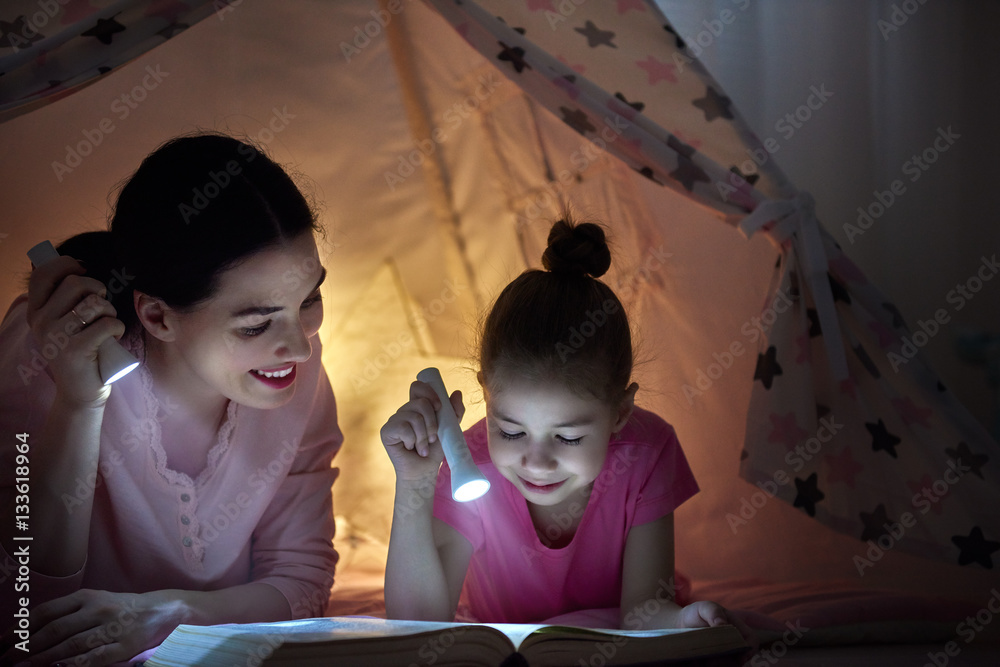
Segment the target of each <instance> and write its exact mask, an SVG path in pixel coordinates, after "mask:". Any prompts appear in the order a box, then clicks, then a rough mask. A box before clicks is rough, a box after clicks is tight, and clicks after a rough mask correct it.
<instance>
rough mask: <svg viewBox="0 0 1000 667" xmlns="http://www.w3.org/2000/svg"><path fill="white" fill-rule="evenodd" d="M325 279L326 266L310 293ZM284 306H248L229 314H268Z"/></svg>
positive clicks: (239, 315) (235, 316)
mask: <svg viewBox="0 0 1000 667" xmlns="http://www.w3.org/2000/svg"><path fill="white" fill-rule="evenodd" d="M324 280H326V267H323V272H322V273H321V274H320V275H319V280H317V281H316V286H315V287H313V288H312V290H310V292H309V293H310V294H312V293H313V292H315V291H316V290H318V289H319V287H320V285H322V284H323V281H324ZM284 309H285V307H284V306H250V307H248V308H242V309H240V310H238V311H236V312H235V313H233V314H232V315H231V317H232V318H234V319H236V318H240V317H249V316H250V315H270V314H271V313H276V312H278V311H280V310H284Z"/></svg>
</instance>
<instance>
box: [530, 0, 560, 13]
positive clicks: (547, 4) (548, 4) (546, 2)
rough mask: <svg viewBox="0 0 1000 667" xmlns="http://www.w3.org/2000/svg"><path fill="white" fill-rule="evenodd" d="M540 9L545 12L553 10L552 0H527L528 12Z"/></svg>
mask: <svg viewBox="0 0 1000 667" xmlns="http://www.w3.org/2000/svg"><path fill="white" fill-rule="evenodd" d="M540 9H544V10H545V11H547V12H554V11H555V10H556V9H555V7H553V6H552V0H528V11H529V12H537V11H538V10H540Z"/></svg>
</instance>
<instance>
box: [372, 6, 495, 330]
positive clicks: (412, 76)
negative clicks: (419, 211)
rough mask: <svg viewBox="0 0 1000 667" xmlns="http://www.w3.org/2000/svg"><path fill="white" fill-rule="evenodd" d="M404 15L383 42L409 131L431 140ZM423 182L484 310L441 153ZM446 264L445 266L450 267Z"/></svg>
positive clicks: (449, 248) (426, 164)
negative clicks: (394, 74) (397, 79)
mask: <svg viewBox="0 0 1000 667" xmlns="http://www.w3.org/2000/svg"><path fill="white" fill-rule="evenodd" d="M387 5H388V0H379V7H381V8H382V9H383V10H385V11H388V6H387ZM405 15H406V12H405V11H403V12H399V13H398V14H396V15H395V19H394V20H392V21H389V23H388V25H387V26H386V38H387V42H388V44H389V54H390V56H391V57H392V62H393V65H394V67H395V69H396V74H397V76H398V78H399V85H400V90H401V91H402V96H403V108H404V111H405V113H406V118H407V120H408V122H409V124H410V131H411V132H412V133H413V136H414V137H415V138H416V139H417V140H418V141H422V140H425V139H426V140H429V141H433V139H432V132H433V130H434V128H433V127H431V114H430V110H429V109H428V106H427V100H426V98H425V97H424V96H423V95H422V94H421V92H420V82H419V78H418V75H417V72H416V69H415V67H414V64H413V63H414V60H415V59H414V58H413V49H412V46H411V43H410V39H409V33H408V31H407V28H406V26H405V25H403V24H404V23H405V22H406V17H405ZM422 166H423V169H424V178H425V179H426V181H427V186H428V189H429V190H430V195H431V203H432V207H433V210H434V213H435V215H436V216H437V219H438V223H439V224H440V226H441V228H442V231H443V232H444V235H445V237H446V238H448V239H450V240H451V243H450V244H446V245H445V248H446V253H448V254H449V255H451V257H450V258H449V259H453V260H455V263H457V264H458V265H459V266H461V267H462V271H463V272H464V274H465V275H464V278H465V280H466V281H468V285H469V286H470V287H471V289H472V295H473V299H474V302H475V306H476V309H477V310H479V309H480V308H482V307H483V300H482V296H481V294H480V291H479V285H478V282H477V280H476V274H475V271H474V270H473V267H472V264H471V263H470V262H469V257H468V254H467V252H466V246H465V239H464V238H463V236H462V233H461V229H460V225H461V220H460V218H459V216H458V213H457V212H456V211H455V206H454V197H453V196H452V189H451V179H450V178H449V175H448V170H447V167H446V166H445V164H444V161H443V158H442V151H434V153H433V154H432V155H430V156H427V159H425V160H424V161H423V165H422ZM451 265H452V262H449V264H448V266H451Z"/></svg>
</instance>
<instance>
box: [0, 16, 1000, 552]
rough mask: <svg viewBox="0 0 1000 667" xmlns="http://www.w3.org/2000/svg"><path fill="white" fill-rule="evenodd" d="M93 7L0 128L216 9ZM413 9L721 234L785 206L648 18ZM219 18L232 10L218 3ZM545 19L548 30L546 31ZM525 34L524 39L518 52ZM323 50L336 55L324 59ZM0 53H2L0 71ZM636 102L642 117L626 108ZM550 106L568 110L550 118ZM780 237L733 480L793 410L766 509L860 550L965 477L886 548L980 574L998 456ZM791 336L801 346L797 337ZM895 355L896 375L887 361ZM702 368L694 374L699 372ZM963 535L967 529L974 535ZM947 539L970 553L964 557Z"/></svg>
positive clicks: (7, 109)
mask: <svg viewBox="0 0 1000 667" xmlns="http://www.w3.org/2000/svg"><path fill="white" fill-rule="evenodd" d="M12 1H13V2H16V3H22V4H23V5H25V6H32V7H34V6H35V4H36V3H32V2H29V0H12ZM90 4H91V3H68V4H67V5H65V6H62V5H60V8H59V10H58V11H60V12H61V13H60V14H59V15H57V16H56V17H54V18H53V20H52V21H50V22H49V23H48V24H47V26H46V29H45V30H44V31H42V32H43V33H44V36H45V37H46V38H47V39H45V40H44V41H43V40H41V39H31V40H30V44H27V45H25V44H20V45H17V48H21V49H37V50H38V52H37V53H33V54H32V55H33V56H34V57H33V58H31V59H30V63H28V64H27V65H25V67H26V68H30V71H31V73H32V74H31V76H30V77H29V76H20V79H19V80H25V81H30V83H31V85H30V86H24V87H22V88H19V89H17V90H12V91H10V92H9V93H8V91H5V94H8V97H5V98H3V99H0V114H7V115H6V116H3V115H0V119H6V118H10V117H13V116H14V115H17V114H18V113H21V110H22V109H25V108H31V107H34V106H37V105H39V104H41V103H43V102H44V101H45V100H46V99H48V100H53V99H58V97H59V96H60V95H62V94H65V93H66V92H67V91H68V90H70V89H72V88H76V87H82V85H83V84H86V83H88V82H91V81H93V80H94V79H95V78H96V77H98V76H100V75H102V74H104V73H110V75H111V76H114V71H113V70H115V69H116V68H117V67H119V66H120V65H122V64H123V63H125V62H128V61H130V60H132V59H134V58H135V57H136V55H137V54H139V53H141V52H143V51H144V50H147V49H149V48H153V47H155V46H156V45H159V44H162V43H163V41H164V40H165V39H167V38H172V37H174V36H176V35H177V34H178V33H179V31H180V30H182V29H183V28H184V27H186V26H189V25H194V24H195V23H197V22H198V21H199V20H201V19H203V18H205V17H208V16H212V15H213V14H214V13H215V11H216V3H213V2H210V1H206V0H175V1H172V2H162V1H160V0H148V1H146V0H136V1H135V2H129V3H126V4H127V8H125V9H122V10H121V11H119V10H118V9H117V7H119V4H118V3H115V4H114V6H115V7H116V9H115V10H114V11H115V12H118V13H115V14H114V15H113V16H112V15H111V13H109V12H108V11H107V10H106V9H105V10H103V13H102V10H100V9H95V8H92V7H90V6H89V5H90ZM94 4H103V5H107V3H94ZM427 4H428V5H429V6H431V7H433V8H434V9H435V10H436V11H437V12H438V13H439V14H440V15H441V17H443V18H444V20H445V21H446V22H447V23H449V24H451V26H452V27H453V28H454V29H455V31H456V33H457V34H458V35H459V36H460V37H461V38H462V39H464V40H466V42H468V44H470V46H471V47H472V48H474V49H475V50H476V51H478V53H479V54H480V55H481V56H482V57H483V58H484V59H486V60H488V61H489V62H491V63H492V64H493V65H495V66H496V68H497V71H498V73H499V74H500V75H502V76H505V77H507V78H508V79H509V80H510V81H513V82H515V85H517V86H519V87H521V89H522V90H523V91H524V92H525V94H526V95H528V96H530V97H531V98H532V100H533V101H534V102H535V103H537V104H538V105H539V107H543V108H545V109H546V110H547V111H548V112H550V113H552V114H553V115H554V117H555V118H559V119H563V120H564V121H565V122H566V123H568V124H571V125H574V126H575V127H574V129H577V131H578V132H583V133H585V136H588V137H593V134H592V133H593V132H594V130H593V129H589V128H594V127H600V125H599V119H603V118H605V117H606V116H608V111H609V110H611V111H612V112H613V113H615V114H618V115H620V116H622V117H625V118H628V124H627V127H625V128H624V129H623V131H622V133H621V134H620V136H619V138H618V140H616V141H613V142H607V145H606V148H604V149H601V150H603V151H604V152H605V153H607V154H608V155H609V156H611V157H612V158H613V159H615V160H620V161H621V162H622V163H623V164H624V165H626V167H627V168H628V169H630V170H633V171H634V172H635V173H637V174H641V175H642V176H644V177H645V178H647V179H649V180H650V181H651V182H653V183H656V184H659V185H662V186H663V187H667V188H670V189H672V190H673V191H675V192H678V193H680V194H682V195H684V196H685V197H687V198H688V199H689V200H691V201H693V202H696V203H697V204H698V205H700V206H702V207H706V208H708V209H711V210H714V211H715V212H717V213H718V217H719V218H720V219H724V220H725V221H726V223H728V224H733V225H738V224H739V223H740V222H741V221H742V219H743V218H744V216H745V215H746V214H747V213H749V212H751V211H753V210H754V209H756V208H758V207H759V206H760V205H761V204H762V203H765V202H768V201H769V198H771V197H778V196H780V197H789V198H790V197H792V196H793V195H794V194H795V187H794V184H793V183H792V182H791V181H789V180H788V179H787V178H786V177H785V175H784V174H783V173H782V172H781V171H780V169H779V168H778V166H777V164H776V161H775V160H766V161H763V162H761V161H759V160H757V161H755V167H754V168H753V169H749V168H748V170H749V171H753V172H755V173H751V174H744V173H739V174H737V173H736V172H735V171H732V170H731V167H732V166H736V167H737V171H739V169H740V166H741V165H746V164H747V160H748V156H750V155H753V154H754V153H755V151H756V152H759V154H763V155H767V151H766V149H765V148H764V147H763V146H762V145H761V144H760V142H759V141H757V140H756V139H755V135H754V133H753V132H752V131H751V129H750V128H748V127H746V126H745V125H744V124H743V123H742V121H741V120H740V118H739V115H738V114H737V113H736V110H735V108H734V106H733V104H732V101H731V99H730V98H728V97H727V96H726V95H725V91H724V90H723V88H722V87H721V86H720V85H719V84H718V82H716V81H715V80H714V79H713V77H712V76H711V74H710V73H709V72H708V71H707V69H706V68H705V67H704V66H703V65H702V64H701V63H700V62H699V61H698V60H697V59H696V58H694V57H692V55H693V54H692V52H691V51H689V50H687V49H686V48H685V43H684V40H683V39H682V38H681V37H680V35H678V34H677V31H676V30H674V29H673V28H672V27H671V25H670V23H669V21H667V20H666V18H665V17H663V16H662V13H660V10H659V9H658V8H657V6H656V5H655V4H652V3H639V2H638V1H637V0H615V2H604V3H594V2H592V3H583V4H579V5H578V4H575V3H574V4H573V13H572V14H570V15H567V16H563V15H562V14H560V13H559V9H560V8H561V7H560V6H559V5H558V3H556V2H554V0H526V2H525V3H508V2H504V1H502V0H476V1H475V2H473V1H471V0H470V1H468V2H458V3H456V2H454V0H427ZM220 6H221V3H220ZM640 6H641V7H642V9H640ZM220 11H235V9H234V7H232V6H229V5H226V6H225V7H224V8H223V9H221V10H220ZM21 15H25V16H27V15H30V12H29V13H26V12H24V11H21V12H13V11H11V10H9V9H8V5H5V6H4V7H3V8H0V40H6V41H7V42H9V41H10V40H11V35H12V32H13V33H14V34H17V33H18V32H19V31H20V30H22V28H23V24H18V16H21ZM499 15H504V16H505V18H506V19H507V22H504V21H502V20H500V19H499V18H498V16H499ZM553 15H555V18H553ZM223 16H225V15H224V14H223V15H220V16H219V18H223ZM556 19H558V21H559V22H558V23H557V24H556V25H553V24H552V23H550V21H553V20H556ZM102 21H104V22H106V23H102ZM71 26H77V27H76V28H75V30H76V31H77V32H76V34H72V35H69V34H65V33H59V32H58V31H65V30H69V29H70V27H71ZM119 27H121V28H123V30H119V29H118V28H119ZM84 32H88V33H90V34H89V35H86V36H85V35H84V34H83V33H84ZM522 35H530V36H531V41H530V42H529V41H527V40H525V39H523V38H522ZM52 37H59V39H51V38H52ZM105 40H106V42H107V43H105ZM57 42H58V43H59V44H61V46H58V47H56V48H55V50H53V51H47V50H45V48H48V47H43V45H44V44H55V43H57ZM8 46H14V45H10V44H8ZM126 47H127V48H126ZM331 48H332V49H333V50H334V52H335V53H337V49H338V45H337V44H333V45H332V46H331ZM11 50H13V49H11ZM4 55H6V54H0V72H5V71H6V70H5V69H4V67H3V66H2V62H3V57H4ZM529 61H530V63H532V64H533V65H532V64H529ZM27 71H28V70H27V69H26V70H24V72H27ZM24 72H20V73H21V74H23V73H24ZM568 76H574V77H575V78H574V79H570V78H567V77H568ZM7 78H8V77H6V76H5V80H6V79H7ZM11 80H13V79H11ZM619 95H620V96H619ZM638 100H641V104H642V110H641V113H638V112H637V111H638V109H637V107H636V106H634V105H637V104H640V102H637V101H638ZM561 108H565V109H567V110H569V111H570V113H569V114H568V115H566V116H564V115H563V113H562V112H561V111H560V109H561ZM574 111H578V112H579V113H573V112H574ZM483 113H485V112H483ZM626 113H630V114H631V115H628V116H626ZM602 129H603V128H602ZM720 186H725V187H720ZM779 193H780V194H779ZM518 194H523V193H518ZM821 222H822V221H820V223H821ZM778 223H779V221H777V220H775V221H772V224H769V225H768V226H765V227H762V228H761V229H760V231H758V232H757V233H763V234H765V235H768V236H770V237H771V240H772V241H774V242H775V247H776V248H778V249H779V251H778V254H779V257H778V258H776V262H775V266H774V269H773V271H774V282H773V287H772V293H771V294H769V295H767V298H766V299H765V300H764V303H766V304H768V305H770V304H772V303H777V301H776V300H775V299H774V296H775V294H777V293H779V292H780V293H781V294H784V295H788V296H789V297H790V299H791V301H792V305H790V306H788V307H787V309H786V310H787V312H785V313H782V314H780V315H779V316H778V317H777V319H776V321H775V322H774V325H773V327H769V328H768V330H767V331H766V335H761V336H760V338H759V341H757V343H756V345H755V347H751V348H750V349H749V355H751V356H749V357H748V358H753V355H754V354H756V365H755V366H754V373H753V376H752V377H746V378H742V381H744V382H746V383H747V384H748V385H750V396H751V398H750V408H749V415H748V419H747V425H746V432H745V442H744V443H743V446H742V447H741V448H739V451H741V452H745V453H746V456H745V457H744V456H743V455H742V454H741V462H740V474H741V476H743V477H744V478H745V479H746V480H748V481H750V482H751V483H755V482H765V481H768V480H771V479H772V478H773V475H774V473H775V471H776V470H779V469H786V466H787V464H786V462H785V461H784V456H785V454H786V453H787V451H788V450H787V447H784V446H782V444H781V443H775V442H770V441H769V436H770V435H771V433H772V431H773V425H772V423H771V421H770V416H771V415H772V414H778V415H786V414H788V413H789V412H794V413H795V415H796V424H797V425H798V427H799V428H801V429H803V430H804V431H805V432H806V433H808V434H809V437H810V438H813V437H814V436H815V437H816V438H817V440H815V442H819V443H820V444H821V446H822V449H821V453H819V454H818V455H815V456H812V457H811V458H810V459H809V460H808V461H806V460H805V459H804V458H803V468H802V470H801V471H796V472H795V474H796V477H795V479H796V484H795V485H792V484H788V485H785V486H783V487H782V488H781V489H779V491H778V495H777V497H778V498H780V499H781V501H782V502H785V503H787V504H788V505H789V506H797V507H801V508H803V509H804V510H805V511H806V512H807V513H808V514H810V516H814V518H815V519H817V520H818V521H821V522H823V523H825V524H826V525H828V526H831V527H832V528H834V529H836V530H839V531H842V532H844V533H845V534H848V535H851V536H852V537H857V536H858V535H860V534H861V532H862V531H863V530H864V528H865V526H864V523H863V521H862V520H861V517H860V513H861V512H868V513H871V512H872V510H873V508H876V507H877V506H878V505H880V504H881V505H883V506H884V508H885V511H886V515H887V516H888V517H901V516H903V514H904V513H905V512H907V511H909V512H913V511H914V505H913V495H914V494H913V492H912V491H911V490H910V487H909V484H911V483H913V481H914V480H923V479H924V476H925V475H928V474H929V475H930V480H931V487H930V488H931V489H932V490H933V488H935V485H936V484H937V483H938V482H939V481H940V480H941V479H942V475H945V474H946V473H948V471H952V470H953V469H952V468H949V464H954V465H955V467H956V468H958V467H959V466H961V467H962V468H965V467H968V468H969V471H968V472H967V473H966V474H964V475H962V476H961V477H960V478H959V481H958V482H957V483H955V484H951V485H949V486H948V487H947V493H946V494H945V495H944V496H943V497H942V498H941V499H940V500H939V501H938V502H937V503H934V504H932V505H930V508H931V509H929V510H928V511H927V513H926V514H921V515H920V516H919V521H918V524H917V525H916V526H915V527H914V528H913V533H914V535H913V539H910V538H909V537H908V538H907V539H904V540H900V541H899V543H898V544H897V546H896V547H895V548H897V549H900V550H902V551H910V552H912V553H916V554H918V555H920V556H925V557H932V558H938V559H940V560H944V561H947V562H949V563H954V562H956V559H957V558H958V554H959V553H967V554H968V555H966V556H964V557H963V560H964V561H965V564H969V565H974V564H976V563H981V562H982V557H981V553H980V552H982V551H988V546H989V544H990V543H991V541H995V540H998V539H1000V518H998V516H997V515H998V514H1000V513H997V512H995V510H994V509H993V508H994V507H995V506H996V504H997V503H993V504H990V503H984V502H982V501H981V499H982V498H990V499H995V500H996V499H997V494H996V488H997V485H998V482H1000V477H998V473H997V471H996V466H995V464H994V462H993V461H992V460H991V459H993V458H995V455H994V454H992V452H995V451H996V443H995V442H994V441H993V440H992V439H990V437H989V435H988V434H987V433H986V431H985V429H983V428H982V426H981V425H979V424H978V423H977V422H976V421H975V420H974V419H973V418H972V417H971V415H969V413H968V412H967V411H966V410H965V409H964V408H963V407H962V406H961V405H960V404H958V402H957V400H956V398H955V397H954V395H953V394H951V392H949V391H947V390H946V389H945V387H944V385H942V384H941V383H940V381H939V380H938V378H937V377H936V376H935V374H934V373H933V371H932V370H931V368H930V367H929V366H928V365H927V363H926V361H925V359H924V355H923V352H922V351H919V350H918V352H917V354H916V355H912V354H911V355H910V356H908V357H903V356H902V355H901V350H902V345H903V337H904V336H909V335H910V332H909V330H908V329H907V328H906V325H905V322H904V319H903V317H902V314H901V313H900V312H899V310H898V309H897V308H896V307H895V306H894V305H893V302H892V300H891V299H889V298H887V297H886V296H885V295H884V294H882V293H881V292H880V291H879V290H878V289H877V288H876V287H875V286H873V285H872V284H871V283H870V282H869V281H867V280H866V279H865V276H864V275H863V273H862V272H860V271H859V270H858V269H857V267H856V265H854V263H853V262H851V261H850V258H849V257H848V256H847V255H846V254H845V253H844V252H843V249H842V248H840V247H839V246H837V244H836V243H835V242H834V241H833V239H832V238H831V237H830V236H829V234H827V233H826V232H825V230H824V229H823V226H822V224H817V233H818V235H819V237H820V244H821V246H822V247H821V248H819V250H821V251H822V252H821V254H822V256H823V258H824V259H825V261H826V263H827V267H825V268H826V270H827V271H828V272H829V288H830V292H831V294H830V296H831V297H832V301H833V303H832V304H826V303H822V304H821V303H818V300H819V299H821V298H826V299H827V300H830V299H829V297H821V295H817V294H814V293H813V285H814V284H815V283H811V282H810V280H808V279H807V277H806V271H805V268H804V267H803V266H802V264H801V258H802V256H803V253H802V247H803V246H802V234H801V233H800V231H799V230H797V229H790V228H787V226H785V227H783V226H782V225H781V224H778ZM782 234H783V235H784V236H782ZM814 269H816V270H818V271H823V270H824V267H823V266H818V267H814ZM820 275H821V274H820ZM710 306H711V304H706V307H710ZM820 306H823V308H820ZM827 306H829V307H831V308H832V309H833V313H834V315H835V321H836V322H837V323H838V324H839V326H840V331H839V333H838V332H837V331H836V329H834V330H830V331H825V330H822V331H821V329H820V325H819V317H818V315H817V313H818V312H820V310H824V309H825V308H826V307H827ZM825 312H829V311H825ZM824 322H827V320H826V319H824ZM804 332H808V335H809V339H810V340H809V341H801V340H800V339H799V337H800V336H802V335H803V333H804ZM764 333H765V332H762V334H764ZM807 345H808V354H807V355H805V354H804V352H806V351H807V350H806V346H807ZM831 345H832V346H837V345H839V346H841V347H842V348H843V351H844V357H845V358H846V365H847V370H848V377H846V378H841V377H834V376H833V375H832V373H831V367H830V361H829V355H828V349H829V348H828V347H827V346H831ZM892 354H896V355H897V356H899V357H900V358H901V359H902V360H903V361H902V362H900V361H896V362H895V364H894V363H893V361H892V360H891V359H892V357H891V356H890V355H892ZM800 359H801V361H798V360H800ZM704 362H705V363H703V364H702V367H705V366H706V365H707V364H708V363H710V360H708V359H706V360H704ZM748 375H749V373H748ZM778 378H780V381H779V380H778ZM758 380H759V382H758ZM906 399H909V400H910V401H911V403H912V405H911V404H910V403H907V402H906ZM900 401H902V402H900ZM816 404H822V405H826V406H828V407H829V413H827V414H824V415H820V414H819V413H818V411H816V410H814V406H815V405H816ZM928 410H929V411H930V412H927V411H928ZM824 424H825V425H824ZM834 425H836V426H834ZM822 429H826V430H822ZM818 434H823V435H822V437H823V438H825V439H820V437H819V435H818ZM963 445H964V448H963ZM949 450H950V451H949ZM950 476H951V475H950V474H949V477H950ZM793 486H794V488H793ZM820 495H822V498H819V496H820ZM817 498H819V499H817ZM796 501H798V502H799V504H798V505H796ZM935 508H937V509H935ZM973 527H977V528H978V529H979V531H980V532H979V533H975V532H973ZM957 532H959V533H960V534H959V535H956V533H957ZM977 535H978V536H980V539H979V540H978V542H977ZM908 536H909V533H908ZM956 537H959V538H964V539H965V540H966V542H967V544H965V548H964V551H963V548H962V547H961V546H960V545H958V543H956V542H955V539H954V538H956ZM970 540H971V542H969V541H970ZM977 544H979V545H980V546H979V547H976V545H977ZM983 544H986V545H987V547H983V546H982V545H983ZM977 548H978V551H977ZM993 553H994V552H989V553H988V554H987V556H990V557H992V555H993ZM990 562H992V558H991V559H990Z"/></svg>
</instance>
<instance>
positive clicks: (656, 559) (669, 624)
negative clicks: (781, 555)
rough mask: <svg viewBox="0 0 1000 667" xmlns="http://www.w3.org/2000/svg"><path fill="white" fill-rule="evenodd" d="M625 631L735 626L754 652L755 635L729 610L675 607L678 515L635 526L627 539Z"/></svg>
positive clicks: (700, 605) (698, 605)
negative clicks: (675, 557)
mask: <svg viewBox="0 0 1000 667" xmlns="http://www.w3.org/2000/svg"><path fill="white" fill-rule="evenodd" d="M622 569H623V572H622V606H621V624H622V625H621V627H622V628H623V629H625V630H642V629H646V628H704V627H712V626H715V625H723V624H726V623H729V624H732V625H735V626H736V627H737V628H738V629H739V631H740V634H742V635H743V639H744V640H745V641H746V642H747V644H748V645H750V646H751V647H752V648H754V649H755V647H756V645H757V638H756V637H755V636H754V633H753V631H752V630H751V629H750V628H748V627H747V626H746V624H744V623H743V621H741V620H740V619H739V618H736V617H735V616H733V615H732V614H730V613H729V612H728V611H727V610H726V609H725V607H722V606H721V605H718V604H716V603H715V602H709V601H707V600H699V601H697V602H692V603H691V604H689V605H687V606H686V607H680V606H678V605H677V603H676V602H674V515H673V514H668V515H667V516H664V517H661V518H659V519H656V520H655V521H650V522H649V523H644V524H641V525H639V526H633V527H632V529H631V530H630V531H629V534H628V537H627V538H626V539H625V556H624V563H623V568H622Z"/></svg>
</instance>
